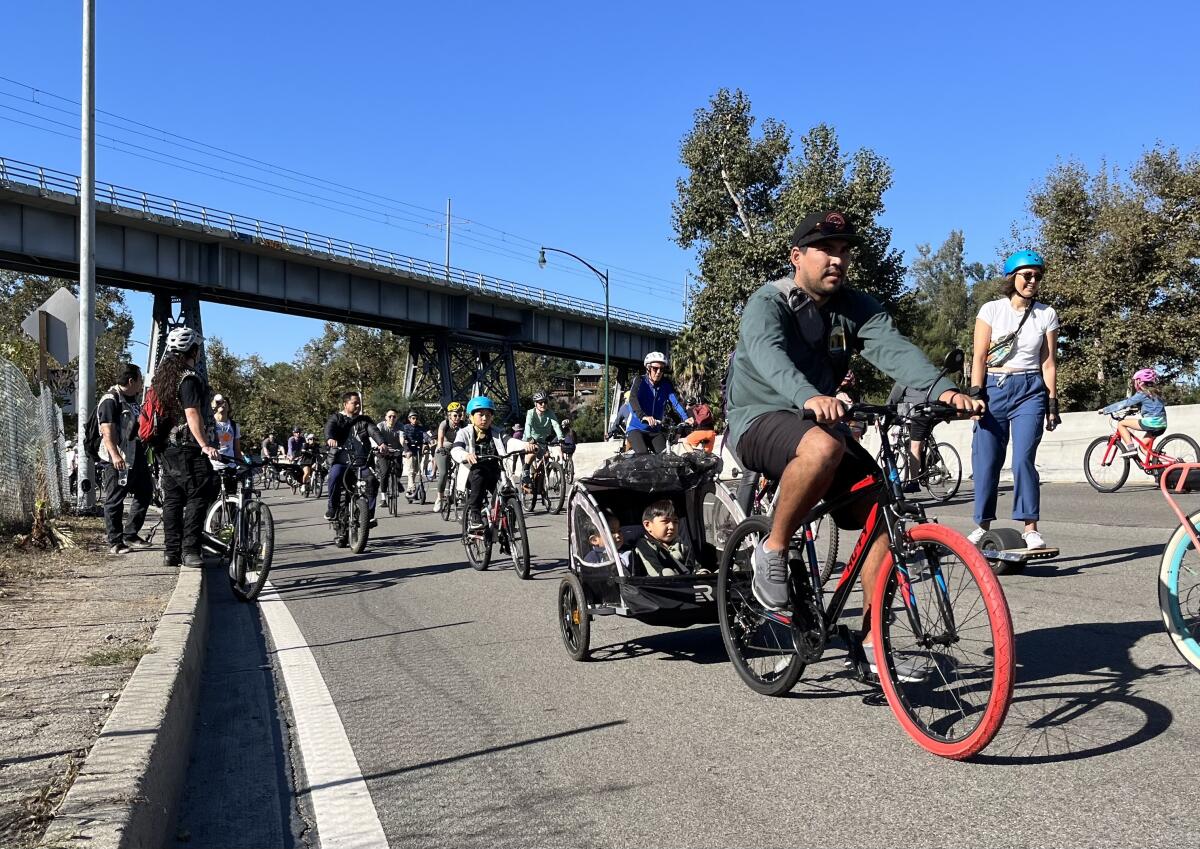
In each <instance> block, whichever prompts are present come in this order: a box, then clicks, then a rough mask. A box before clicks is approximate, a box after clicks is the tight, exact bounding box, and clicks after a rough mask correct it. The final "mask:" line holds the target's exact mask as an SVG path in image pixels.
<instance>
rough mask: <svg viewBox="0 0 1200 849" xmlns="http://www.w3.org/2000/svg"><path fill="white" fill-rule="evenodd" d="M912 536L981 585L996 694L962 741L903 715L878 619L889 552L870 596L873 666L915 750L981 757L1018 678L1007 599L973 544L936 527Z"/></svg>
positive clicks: (918, 529) (919, 527)
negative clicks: (935, 734)
mask: <svg viewBox="0 0 1200 849" xmlns="http://www.w3.org/2000/svg"><path fill="white" fill-rule="evenodd" d="M909 535H910V536H911V537H912V539H913V540H914V541H915V542H932V543H937V544H938V545H942V546H944V547H945V548H947V549H948V550H949V551H951V552H952V553H953V554H954V555H955V556H956V557H957V558H959V559H960V560H961V561H962V562H963V563H964V564H965V565H966V567H967V568H968V569H969V570H970V572H971V576H972V578H974V580H975V583H976V584H977V585H978V586H979V589H980V592H981V594H982V597H983V602H984V605H985V607H986V608H987V613H988V621H989V622H990V624H991V635H992V645H993V652H994V658H995V666H994V669H995V674H994V678H993V681H992V689H991V693H990V694H989V696H988V701H987V707H986V708H985V709H984V715H983V718H982V719H981V720H980V722H979V724H978V725H977V726H976V728H975V729H974V731H972V732H971V733H970V734H969V735H967V736H966V737H964V738H963V739H962V740H956V741H953V742H942V741H939V740H934V739H931V738H930V737H929V736H927V735H926V734H924V733H923V732H922V731H921V730H920V728H918V727H917V724H916V723H915V722H913V720H912V718H911V717H910V716H909V715H908V714H907V713H906V712H905V710H904V708H903V707H902V706H901V702H900V695H899V692H898V691H897V689H896V684H895V682H894V681H893V680H892V678H891V668H890V667H889V666H888V664H887V657H886V655H885V649H884V639H883V618H882V616H881V614H880V611H881V610H883V605H884V596H885V595H886V593H887V586H888V583H889V580H890V578H891V573H892V558H891V554H890V553H889V555H888V556H887V558H886V559H885V561H884V564H883V568H882V569H880V571H879V578H878V579H877V581H876V584H875V589H874V592H873V593H872V607H873V612H872V615H871V635H872V638H873V639H872V642H873V643H874V648H875V666H876V668H877V669H878V670H879V683H880V685H881V686H882V687H883V692H884V695H885V696H886V697H887V701H888V706H889V707H891V709H892V713H893V714H894V715H895V717H896V719H897V720H898V721H899V722H900V726H901V727H902V728H903V729H904V730H905V732H907V734H908V735H909V736H910V737H912V738H913V740H915V741H916V743H917V745H919V746H920V747H921V748H923V749H925V750H926V751H928V752H932V753H933V754H935V755H938V756H940V757H943V758H949V759H951V760H964V759H966V758H969V757H971V756H972V755H976V754H978V753H979V752H981V751H982V750H983V749H984V747H986V746H987V745H988V744H989V743H990V742H992V740H993V739H994V738H995V736H996V734H997V732H999V730H1000V726H1001V725H1003V724H1004V718H1005V717H1006V716H1007V715H1008V707H1009V704H1010V703H1011V702H1012V694H1013V685H1014V684H1015V679H1016V657H1015V651H1014V641H1013V628H1012V616H1011V614H1010V613H1009V610H1008V601H1007V600H1006V599H1005V597H1004V590H1003V589H1001V587H1000V581H999V580H998V579H997V578H996V576H995V574H993V572H992V570H991V568H990V567H989V566H988V563H987V560H985V559H984V557H983V555H982V554H981V553H980V551H979V549H977V548H976V547H975V546H973V545H971V543H969V542H968V541H967V539H966V537H964V536H963V535H962V534H960V533H958V532H956V531H953V530H951V529H950V528H947V527H945V526H943V525H936V524H932V523H927V524H921V525H917V526H915V527H913V528H912V529H911V530H910V531H909Z"/></svg>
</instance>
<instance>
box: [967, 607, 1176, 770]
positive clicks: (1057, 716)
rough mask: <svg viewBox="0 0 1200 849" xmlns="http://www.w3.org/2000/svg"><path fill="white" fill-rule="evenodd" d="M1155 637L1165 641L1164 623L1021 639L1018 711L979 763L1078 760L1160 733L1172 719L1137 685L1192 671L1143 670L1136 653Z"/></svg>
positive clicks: (1101, 626)
mask: <svg viewBox="0 0 1200 849" xmlns="http://www.w3.org/2000/svg"><path fill="white" fill-rule="evenodd" d="M1150 635H1162V623H1161V622H1159V621H1158V620H1151V621H1145V622H1093V623H1080V624H1074V625H1064V626H1061V627H1055V628H1042V629H1039V630H1036V631H1030V632H1027V633H1024V634H1018V635H1017V637H1016V655H1017V663H1018V669H1017V685H1016V693H1015V695H1014V697H1013V702H1012V706H1011V707H1010V708H1009V712H1008V718H1007V719H1006V720H1005V723H1004V726H1003V728H1001V730H1000V734H999V735H998V736H997V737H996V739H995V741H993V742H992V744H991V746H989V747H988V749H987V750H986V751H985V752H984V753H983V754H981V755H979V756H978V757H977V758H976V760H978V761H980V762H982V763H990V764H1007V765H1023V764H1038V763H1057V762H1063V761H1074V760H1081V759H1084V758H1093V757H1098V756H1100V755H1105V754H1110V753H1112V752H1118V751H1121V750H1124V749H1129V748H1133V747H1134V746H1138V745H1141V744H1142V743H1145V742H1147V741H1148V740H1152V739H1154V738H1155V737H1157V736H1159V735H1160V734H1162V733H1163V732H1164V731H1166V730H1167V729H1168V728H1170V727H1171V723H1172V721H1173V719H1174V715H1173V714H1172V713H1171V711H1170V710H1169V709H1168V708H1167V707H1166V706H1164V705H1162V704H1160V703H1159V702H1157V701H1155V700H1153V699H1150V698H1147V697H1146V696H1144V695H1141V693H1140V687H1139V683H1140V682H1142V681H1145V680H1148V679H1150V678H1157V677H1159V676H1163V675H1173V674H1188V673H1190V669H1189V668H1188V667H1186V666H1184V665H1182V664H1178V665H1175V666H1168V665H1165V664H1159V665H1156V666H1153V667H1150V668H1142V667H1139V666H1137V665H1136V664H1135V663H1134V662H1133V660H1132V659H1131V657H1130V649H1131V648H1132V647H1133V646H1134V645H1135V644H1136V643H1137V642H1138V641H1139V640H1141V639H1142V638H1143V637H1146V636H1150ZM1162 639H1164V640H1165V639H1167V637H1166V636H1165V635H1162Z"/></svg>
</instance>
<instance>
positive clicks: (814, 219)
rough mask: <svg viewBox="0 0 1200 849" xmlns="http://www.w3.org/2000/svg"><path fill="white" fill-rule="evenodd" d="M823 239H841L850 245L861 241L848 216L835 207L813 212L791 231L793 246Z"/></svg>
mask: <svg viewBox="0 0 1200 849" xmlns="http://www.w3.org/2000/svg"><path fill="white" fill-rule="evenodd" d="M825 239H841V240H843V241H846V242H849V243H850V244H852V245H861V244H862V243H863V240H862V236H859V235H858V233H857V232H856V231H855V229H854V225H853V224H852V223H851V222H850V217H849V216H848V215H846V213H844V212H839V211H838V210H836V209H827V210H824V211H823V212H814V213H813V214H812V215H810V216H808V217H807V218H805V219H804V220H803V221H801V222H800V223H799V224H798V225H797V226H796V229H795V230H793V231H792V247H793V248H802V247H804V246H805V245H811V244H812V243H813V242H820V241H823V240H825Z"/></svg>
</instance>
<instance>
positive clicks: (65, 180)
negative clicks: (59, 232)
mask: <svg viewBox="0 0 1200 849" xmlns="http://www.w3.org/2000/svg"><path fill="white" fill-rule="evenodd" d="M14 183H15V184H23V185H26V186H29V187H32V188H37V189H39V190H40V191H42V192H50V191H56V192H63V193H68V194H73V195H75V196H76V197H78V196H79V194H80V185H79V177H78V176H77V175H75V174H70V173H68V172H66V171H56V170H55V169H53V168H45V167H43V166H40V165H31V164H30V163H28V162H21V161H19V160H15V159H7V158H5V157H2V156H0V185H5V184H14ZM96 203H97V204H108V205H109V206H112V207H115V208H118V209H122V210H125V211H128V212H132V213H135V214H136V213H141V214H143V215H147V216H148V215H157V216H162V217H165V218H171V219H174V220H175V221H177V222H188V223H190V224H198V225H200V226H201V227H203V228H205V229H206V230H210V231H218V232H224V233H227V234H229V235H230V236H231V237H233V238H236V239H242V240H252V241H254V242H256V243H258V244H261V245H266V246H269V247H284V248H290V249H295V250H304V251H307V252H309V253H316V254H326V255H329V256H334V257H338V258H340V259H348V260H350V261H351V262H356V263H362V264H367V265H373V266H378V267H380V268H385V269H391V270H394V271H405V272H409V273H411V274H423V275H425V276H427V277H432V278H435V279H436V280H437V281H439V282H441V283H443V284H447V285H450V286H453V287H455V288H462V289H466V290H468V291H477V292H485V293H488V294H493V295H499V296H502V297H505V298H511V299H513V300H517V301H521V302H522V303H526V304H530V305H533V306H544V307H554V308H556V309H561V310H566V311H569V312H574V313H582V314H583V315H587V316H590V317H593V318H604V304H601V303H599V302H597V301H589V300H586V299H584V298H575V297H572V296H571V295H563V294H561V293H559V292H551V291H548V290H546V289H537V288H534V287H533V286H526V285H524V284H522V283H515V282H513V281H511V280H504V279H502V278H499V277H491V276H489V275H487V274H480V273H479V272H475V271H467V270H466V269H462V268H456V267H454V266H449V267H447V266H446V265H444V264H441V263H436V262H430V261H429V260H424V259H417V258H416V257H411V256H405V255H404V254H398V253H395V252H394V251H389V250H383V249H380V248H372V247H368V246H366V245H359V244H356V243H355V242H348V241H346V240H345V239H337V238H334V237H332V236H322V235H319V234H316V233H310V232H309V231H307V230H301V229H298V228H296V227H288V226H286V225H284V224H274V223H272V222H269V221H263V220H261V219H258V218H248V217H246V216H244V215H238V214H237V213H236V212H225V211H224V210H219V209H212V208H210V207H207V206H200V205H198V204H194V203H189V202H188V201H182V200H176V199H175V198H169V197H165V196H163V195H156V194H152V193H150V192H142V191H138V190H137V189H130V188H126V187H124V186H118V185H115V184H113V183H105V182H102V181H100V180H97V181H96ZM609 317H610V319H611V320H614V321H617V322H620V323H623V324H632V325H637V326H640V327H645V328H650V329H652V330H655V331H658V332H662V331H664V330H665V331H667V332H669V333H678V332H679V331H680V330H682V329H683V325H681V324H680V323H679V322H677V321H670V320H668V319H665V318H658V317H657V316H652V315H648V314H646V313H640V312H636V311H634V310H627V309H623V308H621V307H611V308H610V309H609Z"/></svg>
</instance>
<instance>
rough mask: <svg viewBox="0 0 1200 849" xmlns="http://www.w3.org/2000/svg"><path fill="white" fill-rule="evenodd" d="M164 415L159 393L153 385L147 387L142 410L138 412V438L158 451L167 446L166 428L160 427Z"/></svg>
mask: <svg viewBox="0 0 1200 849" xmlns="http://www.w3.org/2000/svg"><path fill="white" fill-rule="evenodd" d="M162 417H163V408H162V402H160V401H159V400H158V393H156V392H155V391H154V387H153V386H148V387H146V395H145V397H144V398H143V399H142V411H141V412H140V413H138V439H140V440H141V441H142V444H143V445H149V446H150V447H151V448H153V449H155V450H156V451H161V450H162V449H163V448H164V447H165V446H166V441H167V440H166V435H167V434H166V429H165V428H164V429H162V430H161V432H160V429H159V427H158V423H159V421H160V420H161V419H162Z"/></svg>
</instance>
